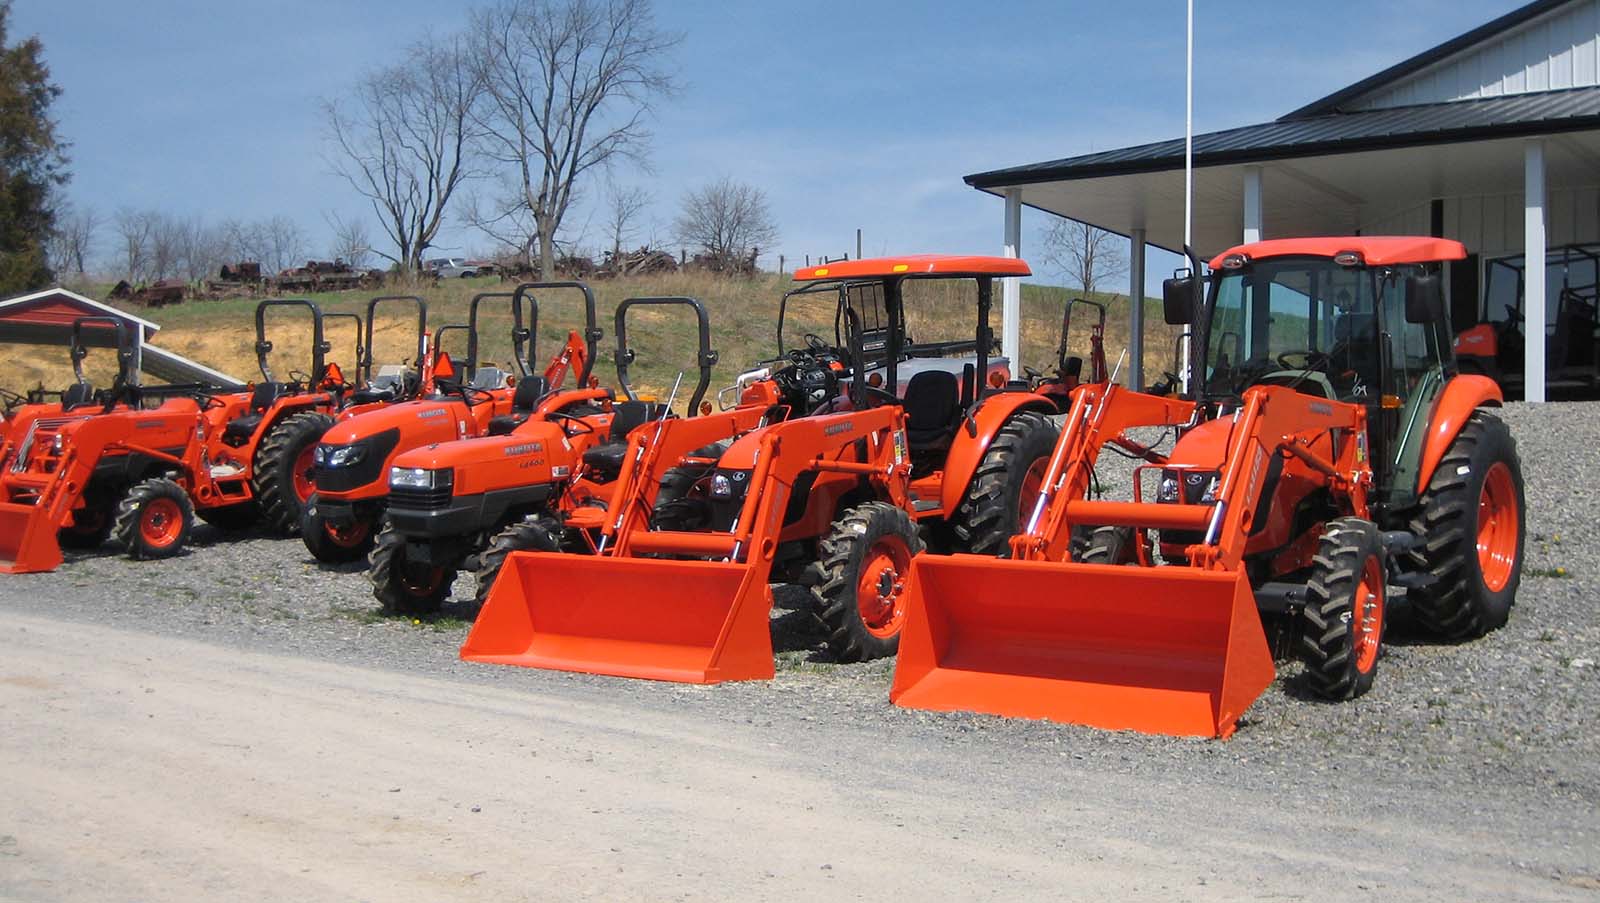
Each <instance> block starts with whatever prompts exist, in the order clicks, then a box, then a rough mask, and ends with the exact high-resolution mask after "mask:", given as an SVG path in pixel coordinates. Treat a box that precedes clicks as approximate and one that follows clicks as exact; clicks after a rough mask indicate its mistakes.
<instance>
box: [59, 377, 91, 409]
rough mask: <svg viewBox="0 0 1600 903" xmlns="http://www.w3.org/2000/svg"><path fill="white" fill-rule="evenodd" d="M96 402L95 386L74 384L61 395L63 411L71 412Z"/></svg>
mask: <svg viewBox="0 0 1600 903" xmlns="http://www.w3.org/2000/svg"><path fill="white" fill-rule="evenodd" d="M93 402H94V386H91V385H90V384H88V383H73V384H72V385H70V386H68V387H67V388H66V389H64V390H63V391H62V393H61V409H62V410H63V411H66V410H71V409H72V408H75V407H78V406H79V405H86V404H92V403H93Z"/></svg>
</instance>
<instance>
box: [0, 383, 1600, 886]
mask: <svg viewBox="0 0 1600 903" xmlns="http://www.w3.org/2000/svg"><path fill="white" fill-rule="evenodd" d="M1503 416H1504V417H1505V419H1506V420H1507V421H1508V422H1509V423H1510V425H1511V427H1512V430H1513V433H1514V434H1515V436H1516V438H1517V441H1518V444H1519V448H1520V450H1521V453H1522V458H1523V467H1524V472H1525V475H1526V478H1527V502H1528V506H1529V509H1530V510H1529V530H1528V544H1527V559H1526V563H1525V565H1524V571H1523V582H1522V588H1521V591H1520V593H1519V596H1518V602H1517V606H1516V608H1515V609H1514V610H1513V613H1512V617H1511V622H1510V624H1509V625H1508V626H1507V627H1506V628H1505V629H1503V630H1500V631H1498V632H1496V633H1494V634H1492V635H1490V636H1489V637H1487V638H1485V639H1483V640H1480V641H1476V642H1471V643H1465V644H1459V645H1435V644H1431V643H1424V642H1417V641H1414V640H1411V639H1408V638H1406V637H1404V636H1391V645H1390V646H1389V647H1388V652H1387V657H1386V658H1385V659H1384V660H1383V662H1382V663H1381V668H1380V673H1379V676H1378V680H1377V684H1376V686H1375V687H1374V689H1373V691H1372V692H1371V693H1370V694H1369V695H1367V696H1366V697H1364V698H1362V699H1360V700H1358V701H1356V702H1353V703H1345V704H1337V705H1329V704H1323V703H1319V702H1315V701H1311V700H1309V699H1307V698H1305V697H1304V695H1303V694H1302V693H1300V692H1299V691H1298V684H1297V681H1296V668H1295V666H1292V665H1286V666H1283V667H1281V668H1280V678H1279V680H1278V682H1277V683H1275V684H1274V685H1273V686H1272V687H1271V688H1270V689H1269V690H1268V691H1267V692H1266V694H1265V695H1264V696H1263V697H1262V698H1261V699H1260V700H1258V701H1257V702H1256V703H1255V705H1254V706H1253V707H1252V708H1251V709H1250V711H1249V712H1248V713H1247V715H1246V717H1245V718H1244V719H1243V720H1242V721H1241V723H1240V728H1239V731H1238V734H1237V735H1236V736H1235V737H1234V738H1233V739H1232V740H1230V741H1228V742H1226V743H1216V742H1206V741H1190V740H1176V739H1168V738H1154V737H1145V736H1138V735H1132V734H1111V733H1104V732H1098V731H1092V730H1087V729H1082V728H1075V727H1069V726H1062V725H1056V724H1049V723H1044V722H1027V721H1015V720H1004V719H997V718H990V717H986V716H974V715H964V714H942V713H928V712H912V711H904V710H900V709H896V708H894V707H892V706H890V705H889V704H888V702H887V691H888V685H889V676H890V673H891V666H890V663H887V662H877V663H870V664H866V665H854V666H840V665H834V664H832V663H830V662H828V661H827V660H826V657H825V654H819V653H817V652H816V651H815V649H816V647H817V646H818V645H819V644H820V641H821V638H820V636H819V635H817V634H815V633H814V632H813V631H812V630H811V628H810V626H809V618H808V617H806V616H805V613H804V612H803V611H799V610H797V609H796V608H794V607H792V606H794V605H796V604H798V603H799V602H801V601H803V600H802V599H800V598H798V597H797V595H796V594H795V593H791V592H780V594H779V600H780V609H779V611H777V612H775V620H776V641H777V645H778V647H779V649H780V652H779V673H778V677H777V678H776V679H775V680H774V681H772V682H770V683H749V684H730V685H724V686H719V687H710V688H706V687H689V686H680V685H670V684H656V683H649V682H639V681H616V680H611V679H606V678H599V677H591V676H585V675H568V674H556V673H545V672H537V671H529V670H525V669H513V668H493V667H487V666H477V665H467V664H464V663H462V662H460V661H458V660H457V659H456V657H455V651H456V648H457V646H458V645H459V643H460V642H461V640H462V638H463V637H464V635H465V631H466V622H465V620H464V619H465V618H469V617H470V616H471V614H472V613H471V612H470V611H469V610H467V608H466V607H464V606H452V607H451V608H450V609H449V610H448V611H447V613H446V617H444V618H441V619H439V620H436V621H431V622H423V623H415V622H412V621H408V620H398V619H390V618H385V617H382V616H380V615H378V614H377V610H376V603H375V602H373V600H372V598H371V596H370V593H369V589H368V584H367V582H366V578H365V576H364V575H363V574H362V573H361V572H359V571H358V570H355V569H354V568H351V569H347V570H343V571H339V570H328V569H325V568H323V567H320V566H318V565H317V564H316V563H315V562H314V561H313V560H312V559H311V558H310V557H309V556H308V555H307V554H306V552H305V550H304V548H303V546H302V545H301V543H300V542H299V540H277V539H266V538H261V537H247V538H244V539H242V540H229V539H224V538H223V537H221V536H220V535H218V534H216V533H214V532H213V531H211V530H210V528H208V527H203V526H202V527H200V528H198V529H197V531H196V537H195V543H194V547H193V549H192V551H191V552H190V553H188V554H186V555H185V556H182V557H180V558H177V559H174V560H170V561H164V562H149V563H135V562H128V561H125V560H123V559H122V558H120V557H118V556H115V555H112V554H98V555H93V556H84V557H78V558H75V559H71V560H69V562H68V563H67V564H66V565H64V566H63V567H62V568H60V569H59V570H58V571H56V572H55V573H52V574H43V575H29V576H20V577H7V578H5V579H4V580H3V581H0V609H3V610H6V611H14V612H17V613H21V614H27V615H34V616H44V617H48V618H51V619H55V620H66V621H85V622H95V623H99V624H105V625H110V626H114V627H118V628H129V629H134V630H138V631H143V632H149V633H156V634H162V635H168V636H175V637H183V638H189V639H195V640H200V641H203V642H205V643H207V644H212V645H219V646H226V647H241V648H246V649H250V650H255V651H261V652H267V653H271V654H276V655H286V656H294V657H301V658H310V659H316V660H321V661H327V662H334V663H340V664H348V665H357V666H361V667H366V668H376V669H382V670H384V671H391V672H404V673H417V674H423V675H427V676H430V677H442V678H446V679H449V680H451V681H455V682H457V683H460V684H466V685H493V686H494V687H497V688H503V689H513V690H518V689H521V690H529V691H533V692H539V693H557V694H560V695H562V696H563V697H565V698H571V699H577V700H583V699H590V700H594V701H596V702H597V703H599V702H602V701H604V702H605V703H607V704H615V703H617V701H618V700H619V699H626V700H628V701H629V704H631V705H635V706H638V707H639V708H641V709H642V710H648V711H651V712H670V713H678V714H681V715H682V716H683V717H684V718H689V719H698V721H697V722H695V723H699V724H701V725H703V726H704V727H705V729H706V730H708V731H710V730H713V729H714V727H713V726H714V725H717V724H728V725H734V724H737V725H747V724H748V725H756V726H761V725H770V726H772V727H773V730H774V731H775V735H774V739H775V740H778V739H780V738H781V736H782V735H783V732H784V731H793V730H807V729H809V728H808V727H807V725H817V726H819V727H820V726H823V725H826V726H827V728H828V729H829V730H834V731H844V732H850V733H852V734H854V735H856V736H858V737H860V736H871V735H874V734H879V735H884V734H888V733H893V734H894V736H895V737H896V738H897V739H900V740H904V741H906V742H915V743H918V744H924V745H925V747H926V748H927V749H930V750H940V749H945V750H948V751H950V752H951V753H952V754H953V755H956V756H960V755H966V754H970V751H971V750H974V749H977V748H980V747H979V745H980V744H981V748H982V749H983V750H985V756H984V758H985V761H986V762H987V763H989V764H987V765H986V766H985V767H986V768H989V769H994V770H995V771H996V772H997V773H998V774H1000V775H1004V774H1005V772H1006V769H1007V768H1009V767H1011V763H1020V764H1026V765H1027V767H1030V768H1038V767H1040V765H1039V763H1040V762H1041V761H1052V762H1057V763H1062V764H1061V766H1060V767H1063V768H1065V767H1070V768H1071V769H1073V770H1075V771H1087V772H1090V773H1094V772H1103V773H1105V774H1108V775H1111V774H1114V775H1118V776H1128V777H1133V778H1136V779H1141V780H1148V781H1152V782H1159V783H1160V784H1162V785H1165V786H1170V787H1172V788H1173V791H1174V792H1175V793H1180V794H1181V793H1182V792H1183V790H1182V788H1184V787H1185V786H1198V785H1202V784H1203V785H1206V786H1210V787H1226V788H1231V790H1232V791H1233V792H1237V793H1240V794H1249V795H1252V796H1253V797H1254V798H1256V799H1261V798H1271V797H1281V798H1282V799H1283V800H1284V805H1285V806H1288V807H1292V808H1293V809H1295V810H1298V811H1302V812H1304V813H1305V816H1306V819H1307V823H1308V825H1315V824H1316V820H1317V816H1318V814H1319V813H1325V812H1330V811H1331V812H1338V813H1340V815H1341V817H1352V816H1358V815H1359V814H1360V813H1371V816H1372V818H1374V819H1377V820H1380V821H1381V820H1384V819H1386V818H1395V819H1399V818H1402V817H1404V818H1405V819H1408V820H1410V819H1416V820H1420V821H1423V822H1426V821H1428V820H1430V819H1442V820H1447V821H1448V822H1449V823H1451V824H1453V825H1456V826H1461V825H1479V826H1481V827H1478V828H1475V829H1474V830H1481V839H1482V850H1483V855H1486V856H1489V857H1491V858H1494V859H1495V861H1496V862H1497V865H1499V866H1503V867H1504V868H1506V869H1508V870H1513V871H1517V872H1519V873H1521V874H1526V875H1533V876H1540V877H1546V878H1549V879H1550V880H1551V882H1552V883H1551V884H1550V885H1548V887H1549V888H1551V889H1552V891H1553V892H1554V891H1556V889H1561V891H1563V892H1564V891H1580V890H1582V889H1585V888H1587V889H1589V890H1593V889H1595V888H1600V834H1597V831H1600V814H1597V807H1596V802H1595V801H1596V800H1600V742H1597V738H1600V664H1597V660H1600V618H1597V617H1596V615H1595V613H1594V606H1595V600H1596V595H1597V593H1596V590H1597V584H1600V543H1597V542H1596V541H1595V540H1594V538H1593V537H1592V535H1591V534H1590V533H1589V531H1588V529H1587V527H1588V526H1589V524H1591V523H1592V522H1593V518H1594V513H1595V512H1596V511H1597V510H1600V455H1597V454H1596V449H1597V448H1600V403H1581V404H1563V405H1560V406H1546V407H1543V408H1537V407H1533V406H1527V405H1521V404H1513V405H1511V406H1509V407H1507V408H1506V409H1505V411H1504V412H1503ZM1107 479H1108V480H1109V481H1114V480H1115V478H1114V477H1110V476H1108V477H1107ZM455 590H456V592H455V595H456V597H457V598H462V599H470V598H471V579H470V578H466V577H464V578H462V580H461V581H460V582H458V583H457V585H456V588H455ZM463 692H470V690H469V689H464V690H463ZM1041 751H1048V752H1049V753H1051V755H1050V757H1049V758H1048V759H1041V757H1040V754H1041ZM1052 767H1053V766H1052ZM1033 777H1034V778H1039V777H1040V775H1037V774H1035V775H1033ZM1145 816H1146V817H1153V816H1154V813H1145ZM1218 816H1219V817H1220V818H1226V817H1227V816H1226V813H1219V814H1218ZM1511 838H1516V839H1517V840H1516V844H1518V846H1517V848H1516V850H1514V851H1513V850H1512V848H1511V847H1510V846H1507V845H1508V844H1511V843H1512V840H1510V839H1511ZM0 852H3V851H0ZM1585 892H1587V891H1585Z"/></svg>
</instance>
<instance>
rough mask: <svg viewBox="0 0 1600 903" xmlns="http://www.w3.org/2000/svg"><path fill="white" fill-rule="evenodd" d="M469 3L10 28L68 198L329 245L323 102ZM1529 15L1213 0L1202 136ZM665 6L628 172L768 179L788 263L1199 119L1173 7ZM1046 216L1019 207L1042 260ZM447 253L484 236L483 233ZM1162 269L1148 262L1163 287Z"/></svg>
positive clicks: (870, 244) (907, 230) (67, 20)
mask: <svg viewBox="0 0 1600 903" xmlns="http://www.w3.org/2000/svg"><path fill="white" fill-rule="evenodd" d="M466 8H467V7H466V6H465V5H462V6H455V7H451V6H450V5H448V4H441V3H438V2H422V0H388V2H384V3H376V2H371V3H369V2H347V0H333V2H327V0H322V2H309V0H277V2H271V3H257V4H249V5H246V4H224V3H217V2H215V0H207V2H193V0H184V2H159V0H144V2H139V3H130V2H126V0H17V3H16V6H15V9H14V12H13V17H14V21H13V36H21V35H27V34H38V35H39V36H40V37H41V38H42V39H43V41H44V44H45V50H46V56H47V59H48V61H49V63H50V66H51V68H52V70H53V73H54V77H55V80H56V82H57V83H58V84H59V85H60V86H61V87H62V88H63V89H64V91H65V94H64V95H63V96H62V98H61V99H60V101H59V102H58V107H57V112H58V114H59V118H60V121H61V127H62V130H63V132H64V133H65V136H66V138H67V139H68V140H70V141H71V142H72V143H73V145H74V146H73V150H72V158H73V164H72V168H73V171H74V179H73V182H72V185H71V186H70V190H69V194H70V196H71V197H72V198H73V199H74V200H75V201H76V202H78V203H80V204H87V205H90V206H93V207H94V208H96V209H97V210H99V211H101V212H102V213H107V214H109V213H110V212H111V211H113V210H115V209H116V208H118V207H122V206H130V207H139V208H144V207H155V208H163V209H167V210H170V211H172V212H174V213H177V214H182V215H192V214H199V215H202V216H205V217H207V218H210V219H213V220H220V219H224V218H229V217H238V218H245V219H251V218H257V217H267V216H273V215H276V214H288V215H291V216H293V217H295V218H296V219H297V220H298V221H299V222H300V223H301V224H302V225H303V227H304V228H305V229H306V231H307V232H308V233H310V235H311V236H312V238H313V245H314V247H315V248H316V249H317V251H318V253H319V254H321V253H325V249H326V246H327V245H328V243H329V242H328V234H327V233H328V230H327V227H326V226H325V224H324V214H325V213H329V212H333V213H339V214H341V215H346V216H349V215H353V214H359V213H360V212H362V211H363V209H364V207H363V205H362V201H361V200H360V198H358V197H357V196H356V195H355V194H354V193H353V192H352V191H351V189H350V188H349V187H348V186H347V185H346V184H345V183H344V182H343V181H342V180H340V179H339V178H338V177H337V176H334V175H332V174H331V173H330V171H329V166H328V165H327V163H326V162H325V160H324V158H323V156H322V155H323V152H324V144H323V131H322V123H321V118H320V116H319V113H318V108H319V99H320V98H323V97H330V96H334V95H337V94H338V93H340V92H341V91H342V90H344V89H345V88H346V87H347V86H348V85H350V84H351V83H352V82H353V81H354V80H355V79H356V78H357V77H358V76H359V74H360V73H361V72H362V71H363V70H364V69H367V68H370V67H373V66H378V65H384V64H388V63H392V62H394V61H395V60H396V53H397V52H398V48H401V47H404V46H405V45H406V44H407V43H408V42H409V41H411V40H413V39H414V38H416V37H417V36H418V35H420V34H421V33H422V32H424V31H425V30H428V29H432V30H434V31H436V32H439V31H447V30H450V29H453V28H455V27H458V26H459V25H461V24H464V22H465V9H466ZM1512 8H1514V4H1513V3H1510V2H1506V0H1499V2H1488V0H1403V2H1392V0H1390V2H1380V0H1356V2H1343V3H1338V4H1330V3H1326V2H1324V3H1309V2H1274V3H1265V2H1216V0H1198V2H1197V24H1196V88H1195V118H1196V128H1197V130H1200V131H1206V130H1211V129H1219V128H1227V127H1231V126H1236V125H1244V124H1248V123H1252V122H1258V121H1262V120H1266V119H1271V118H1274V117H1276V116H1278V115H1281V114H1282V113H1284V112H1286V111H1288V110H1290V109H1293V108H1295V107H1297V106H1300V105H1302V104H1304V103H1306V102H1309V101H1311V100H1313V99H1315V98H1317V97H1320V96H1322V95H1324V94H1327V93H1329V92H1331V91H1334V90H1336V89H1338V88H1340V87H1343V86H1344V85H1346V84H1349V83H1350V82H1353V81H1356V80H1358V79H1360V78H1362V77H1365V76H1367V75H1370V74H1372V73H1374V72H1376V71H1378V70H1380V69H1382V68H1384V67H1386V66H1388V65H1391V64H1393V63H1395V62H1398V61H1399V60H1401V59H1403V58H1405V57H1407V56H1409V55H1411V54H1414V53H1416V52H1418V51H1421V50H1423V49H1426V48H1427V47H1430V46H1432V45H1434V44H1436V43H1439V42H1440V41H1443V40H1445V39H1447V38H1449V37H1452V36H1454V35H1456V34H1458V33H1460V32H1463V31H1466V30H1468V29H1470V28H1472V27H1474V26H1476V25H1479V24H1481V23H1483V22H1486V21H1488V20H1489V19H1492V18H1494V17H1495V16H1498V15H1500V14H1502V13H1504V12H1507V11H1509V10H1510V9H1512ZM451 10H454V11H451ZM657 16H658V20H659V22H660V24H661V25H662V26H664V27H666V28H668V29H672V30H676V31H680V32H682V33H683V34H684V36H685V37H684V40H683V42H682V44H681V45H680V46H679V47H678V48H677V50H676V53H675V56H674V59H673V66H674V68H675V70H676V72H677V74H678V77H679V80H680V81H681V83H682V86H683V87H682V90H681V92H680V93H679V94H678V96H676V97H674V98H671V99H668V100H665V101H663V102H662V103H660V104H659V109H658V111H657V114H656V116H655V119H654V121H653V123H652V130H653V132H654V135H655V139H654V151H653V154H652V161H653V170H654V171H653V172H652V173H641V172H637V171H632V170H630V169H621V170H619V171H617V172H616V173H615V176H614V178H615V179H616V180H617V181H618V182H620V183H623V184H642V185H645V186H646V187H648V188H650V189H651V190H652V191H653V192H654V193H655V196H656V199H657V203H656V205H655V207H654V209H653V210H652V211H651V219H652V220H653V221H654V223H655V225H656V229H655V231H656V234H657V235H658V236H659V237H661V238H662V239H666V238H667V237H668V236H669V234H670V223H671V220H672V214H673V210H674V208H675V205H676V202H677V200H678V199H679V197H680V196H681V195H682V192H683V191H684V189H685V188H686V187H689V186H693V185H697V184H700V183H702V182H705V181H708V180H710V179H712V178H714V177H717V176H720V175H724V174H726V175H730V176H732V177H734V178H737V179H741V180H744V181H747V182H750V183H753V184H755V185H758V186H760V187H762V188H764V189H765V190H766V191H767V194H768V196H769V199H770V201H771V203H772V208H773V212H774V213H775V215H776V219H777V222H778V225H779V228H780V232H781V235H782V240H781V241H780V242H779V244H778V247H777V248H775V249H774V251H775V252H781V253H783V254H785V255H786V256H787V258H788V260H789V261H791V265H792V262H793V261H796V260H798V259H800V258H801V257H802V255H805V254H812V255H818V254H824V253H826V254H833V255H838V254H842V253H845V252H847V251H853V249H854V248H853V246H854V241H855V238H854V236H855V229H856V228H858V227H859V228H862V229H864V230H865V250H866V251H867V253H869V254H878V253H898V252H927V251H939V252H972V251H978V252H983V251H993V250H996V249H997V248H998V246H999V241H1000V224H1001V204H1000V201H999V200H998V199H995V198H993V197H990V196H988V195H984V194H980V193H979V192H977V191H975V190H973V189H971V188H968V187H967V186H966V185H965V184H964V183H963V182H962V181H961V177H962V176H963V175H966V174H968V173H971V172H975V171H980V170H984V169H992V168H997V167H1000V166H1007V165H1013V164H1019V163H1028V162H1035V161H1038V160H1044V159H1054V158H1058V157H1064V156H1070V155H1073V154H1079V153H1085V152H1089V151H1093V150H1104V149H1106V148H1111V147H1119V146H1122V145H1126V144H1133V143H1138V142H1143V141H1152V140H1159V139H1163V138H1170V137H1175V136H1177V135H1181V134H1182V130H1183V93H1182V92H1183V57H1184V47H1183V3H1182V2H1181V0H1123V2H1119V3H1105V2H1084V0H1060V2H1047V0H1041V2H1027V0H1017V2H1008V0H990V2H986V3H971V2H940V3H873V2H861V0H856V2H847V0H820V2H812V3H809V4H792V3H781V4H778V3H772V4H767V3H757V2H752V3H713V2H703V0H658V6H657ZM602 192H603V187H602V186H600V185H595V186H592V190H591V191H590V195H591V196H598V195H600V194H601V193H602ZM1043 219H1044V215H1043V214H1038V213H1034V212H1031V211H1030V212H1029V213H1028V214H1027V219H1026V220H1025V224H1024V225H1025V229H1026V230H1027V231H1028V233H1029V234H1028V235H1026V236H1025V237H1024V248H1023V252H1024V256H1027V251H1028V249H1029V245H1030V241H1031V233H1032V232H1033V231H1034V230H1036V229H1037V228H1039V227H1040V226H1041V225H1042V222H1043ZM586 222H591V218H590V215H589V213H588V212H587V211H585V210H577V211H575V212H574V213H573V214H572V216H571V219H570V220H569V223H568V227H569V228H568V233H569V235H576V236H578V237H580V238H586V239H587V240H588V243H589V244H590V245H592V246H598V245H600V244H601V243H602V237H601V229H600V226H599V219H598V218H597V217H596V218H594V219H593V220H592V225H591V226H590V227H589V228H588V230H587V232H585V229H584V225H585V223H586ZM376 234H377V231H376V230H374V235H376ZM108 238H109V236H108ZM107 244H109V241H108V242H107ZM441 244H442V247H443V249H445V250H449V251H451V252H455V251H460V252H469V251H475V250H480V249H487V248H489V247H491V243H490V242H489V241H488V240H487V239H486V238H484V237H482V236H480V235H478V234H476V233H474V232H472V231H471V230H467V229H452V230H451V231H450V232H449V233H448V234H447V235H446V236H445V237H444V239H443V240H442V242H441ZM769 265H770V264H769ZM1165 265H1166V264H1164V263H1163V262H1162V261H1160V260H1159V259H1156V258H1152V261H1151V269H1152V271H1153V273H1152V278H1155V276H1156V275H1157V273H1156V272H1155V271H1159V270H1160V269H1161V267H1163V266H1165ZM1042 275H1050V274H1042Z"/></svg>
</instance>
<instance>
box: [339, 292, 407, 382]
mask: <svg viewBox="0 0 1600 903" xmlns="http://www.w3.org/2000/svg"><path fill="white" fill-rule="evenodd" d="M397 301H398V302H407V303H410V304H414V305H416V308H417V353H416V354H415V355H414V356H413V357H412V360H413V361H416V366H417V369H418V370H419V371H420V370H421V369H422V365H423V360H422V359H423V357H424V356H425V355H426V354H427V353H428V302H426V301H424V300H422V299H421V298H419V297H417V296H416V295H379V296H378V297H376V298H373V299H372V300H371V301H368V302H367V329H366V334H367V340H366V345H367V347H366V348H365V349H364V350H363V351H362V356H361V362H360V364H359V366H360V370H361V381H362V382H363V383H367V384H370V383H371V382H372V328H373V321H374V320H375V319H377V317H376V314H377V311H378V305H379V304H382V303H385V302H397ZM318 378H319V379H320V378H321V376H320V374H319V376H318Z"/></svg>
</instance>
